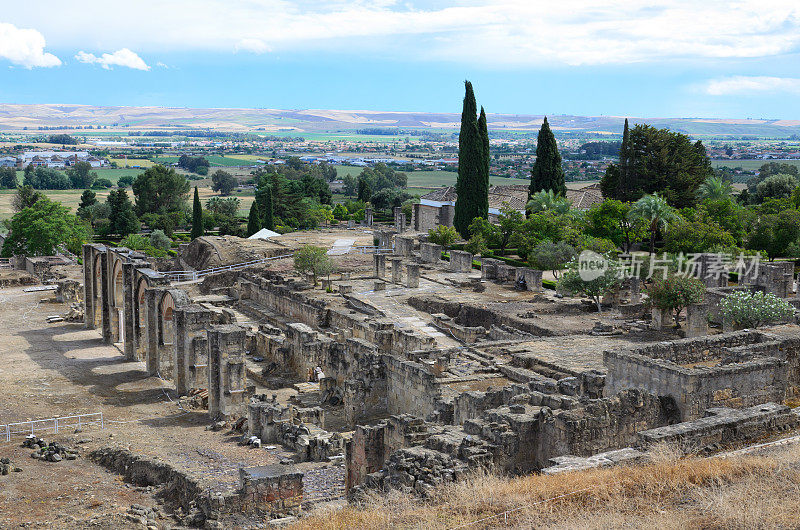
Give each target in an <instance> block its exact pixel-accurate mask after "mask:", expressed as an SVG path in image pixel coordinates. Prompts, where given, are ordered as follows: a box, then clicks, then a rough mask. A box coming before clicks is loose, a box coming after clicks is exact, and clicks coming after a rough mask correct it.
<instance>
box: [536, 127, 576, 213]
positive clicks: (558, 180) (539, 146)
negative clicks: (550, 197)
mask: <svg viewBox="0 0 800 530" xmlns="http://www.w3.org/2000/svg"><path fill="white" fill-rule="evenodd" d="M548 190H553V193H555V194H556V195H562V196H563V195H566V193H567V185H566V184H564V168H562V167H561V155H560V154H559V152H558V145H556V137H555V136H554V135H553V131H551V130H550V124H549V123H547V116H545V118H544V123H542V128H541V129H539V136H538V137H537V139H536V162H534V163H533V169H531V185H530V188H529V189H528V198H529V199H530V196H531V195H533V194H534V193H536V192H537V191H548Z"/></svg>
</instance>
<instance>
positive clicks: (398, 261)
mask: <svg viewBox="0 0 800 530" xmlns="http://www.w3.org/2000/svg"><path fill="white" fill-rule="evenodd" d="M389 261H391V262H392V283H396V284H400V283H402V279H403V268H402V263H403V258H389Z"/></svg>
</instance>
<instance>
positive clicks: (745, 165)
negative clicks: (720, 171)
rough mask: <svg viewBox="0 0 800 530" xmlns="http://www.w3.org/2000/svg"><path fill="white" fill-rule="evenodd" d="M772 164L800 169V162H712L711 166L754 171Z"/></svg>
mask: <svg viewBox="0 0 800 530" xmlns="http://www.w3.org/2000/svg"><path fill="white" fill-rule="evenodd" d="M770 162H777V163H778V164H791V165H793V166H797V167H798V168H800V160H712V161H711V166H712V167H714V168H718V167H722V166H728V167H730V168H735V167H740V168H742V169H744V170H747V171H753V170H757V169H758V168H760V167H761V166H763V165H764V164H768V163H770Z"/></svg>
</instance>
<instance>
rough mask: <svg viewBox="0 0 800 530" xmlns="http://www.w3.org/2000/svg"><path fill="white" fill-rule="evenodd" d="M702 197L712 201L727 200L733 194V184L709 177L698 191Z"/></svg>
mask: <svg viewBox="0 0 800 530" xmlns="http://www.w3.org/2000/svg"><path fill="white" fill-rule="evenodd" d="M698 192H699V193H700V197H702V198H703V199H707V200H711V201H720V200H725V199H727V198H729V197H730V196H731V194H732V193H733V188H732V187H731V183H730V182H728V181H726V180H724V179H722V178H720V177H708V178H707V179H706V180H705V182H703V183H702V184H701V185H700V189H698Z"/></svg>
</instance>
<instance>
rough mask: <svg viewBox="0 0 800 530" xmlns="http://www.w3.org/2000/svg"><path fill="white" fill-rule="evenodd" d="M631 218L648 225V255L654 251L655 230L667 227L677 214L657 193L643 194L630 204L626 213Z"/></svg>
mask: <svg viewBox="0 0 800 530" xmlns="http://www.w3.org/2000/svg"><path fill="white" fill-rule="evenodd" d="M628 216H629V218H630V219H631V220H641V221H644V222H645V223H647V224H648V225H649V227H650V255H651V256H652V255H653V254H654V253H655V248H654V247H655V244H656V232H658V229H659V228H660V229H661V230H662V231H663V230H666V229H667V226H668V225H669V223H671V222H672V221H674V220H675V218H676V217H677V214H676V213H675V211H674V210H673V209H672V206H670V205H669V204H667V201H666V199H664V198H663V197H659V196H658V194H653V195H645V196H644V197H642V198H641V199H639V200H638V201H636V202H635V203H633V206H631V211H630V213H629V214H628Z"/></svg>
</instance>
